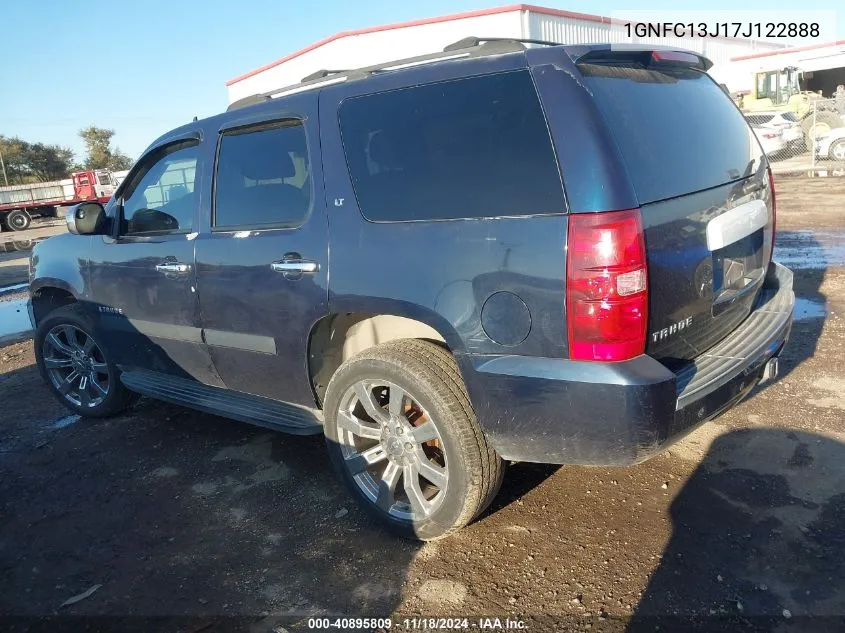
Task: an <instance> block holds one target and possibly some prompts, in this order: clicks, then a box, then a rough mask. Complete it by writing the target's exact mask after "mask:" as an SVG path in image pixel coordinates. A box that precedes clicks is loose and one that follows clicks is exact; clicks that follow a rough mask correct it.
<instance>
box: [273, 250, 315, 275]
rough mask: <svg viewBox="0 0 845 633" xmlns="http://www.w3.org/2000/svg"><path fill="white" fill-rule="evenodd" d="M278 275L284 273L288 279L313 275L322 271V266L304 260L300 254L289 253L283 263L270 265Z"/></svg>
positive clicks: (309, 260)
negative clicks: (289, 277)
mask: <svg viewBox="0 0 845 633" xmlns="http://www.w3.org/2000/svg"><path fill="white" fill-rule="evenodd" d="M270 268H272V269H273V270H274V271H275V272H277V273H282V274H284V275H285V276H286V277H288V276H299V275H303V274H305V275H313V274H314V273H316V272H319V270H320V264H318V263H317V262H315V261H313V260H311V259H303V258H302V257H300V256H299V254H298V253H289V254H287V255H285V256H284V257H283V258H282V260H281V261H278V262H273V263H272V264H270Z"/></svg>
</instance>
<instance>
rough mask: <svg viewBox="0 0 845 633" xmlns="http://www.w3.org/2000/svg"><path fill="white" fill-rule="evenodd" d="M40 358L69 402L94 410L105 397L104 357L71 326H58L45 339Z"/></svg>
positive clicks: (107, 381) (107, 383) (91, 340)
mask: <svg viewBox="0 0 845 633" xmlns="http://www.w3.org/2000/svg"><path fill="white" fill-rule="evenodd" d="M42 356H43V361H44V368H45V369H46V371H47V376H48V377H49V378H50V382H51V383H52V384H53V386H54V387H55V388H56V390H57V391H58V392H59V393H60V394H61V395H62V396H63V397H64V398H65V400H67V401H68V402H70V403H72V404H75V405H76V406H78V407H86V408H93V407H96V406H97V405H99V404H101V403H102V402H103V400H105V398H106V396H108V394H109V387H110V378H109V370H108V365H107V363H106V357H105V355H104V354H103V351H102V350H101V349H100V347H99V346H98V345H97V343H96V341H94V338H93V337H92V336H91V335H89V334H87V333H86V332H83V331H82V330H80V329H79V328H77V327H74V326H73V325H68V324H63V325H57V326H56V327H54V328H53V329H51V330H50V332H49V333H48V334H47V336H46V337H45V339H44V344H43V347H42Z"/></svg>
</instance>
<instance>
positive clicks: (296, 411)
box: [120, 370, 323, 435]
mask: <svg viewBox="0 0 845 633" xmlns="http://www.w3.org/2000/svg"><path fill="white" fill-rule="evenodd" d="M120 381H121V382H122V383H123V384H124V385H126V387H127V388H128V389H131V390H132V391H136V392H138V393H140V394H141V395H144V396H149V397H150V398H155V399H157V400H165V401H167V402H172V403H173V404H180V405H182V406H185V407H190V408H192V409H197V410H198V411H204V412H206V413H212V414H214V415H219V416H222V417H225V418H231V419H233V420H240V421H241V422H248V423H249V424H256V425H258V426H263V427H266V428H268V429H273V430H274V431H281V432H283V433H291V434H293V435H315V434H317V433H322V432H323V421H322V417H323V416H322V412H321V411H319V410H317V409H309V408H307V407H300V406H297V405H295V404H288V403H286V402H279V401H277V400H270V399H269V398H261V397H259V396H253V395H250V394H246V393H240V392H236V391H229V390H227V389H220V388H218V387H209V386H208V385H204V384H202V383H199V382H196V381H195V380H189V379H186V378H177V377H176V376H170V375H163V374H159V373H156V372H151V371H142V370H130V371H124V372H123V373H122V374H121V376H120Z"/></svg>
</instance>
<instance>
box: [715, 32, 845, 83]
mask: <svg viewBox="0 0 845 633" xmlns="http://www.w3.org/2000/svg"><path fill="white" fill-rule="evenodd" d="M789 67H792V68H797V69H798V70H800V71H801V72H802V81H801V83H802V87H803V88H804V89H806V90H812V91H814V92H819V91H821V93H822V94H823V95H824V96H825V97H830V96H831V95H832V93H833V92H834V90H836V86H837V85H839V84H845V40H838V41H836V42H828V43H824V44H810V45H807V46H795V47H791V48H784V49H781V50H773V51H760V52H757V53H751V54H748V55H740V56H737V57H734V58H732V59H731V62H730V64H729V67H728V73H727V76H726V79H725V83H726V84H727V85H728V87H729V88H730V89H731V90H737V91H746V90H751V87H752V82H753V81H754V76H755V74H756V73H760V72H767V71H773V70H780V69H783V68H789Z"/></svg>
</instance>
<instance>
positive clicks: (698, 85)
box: [579, 64, 762, 204]
mask: <svg viewBox="0 0 845 633" xmlns="http://www.w3.org/2000/svg"><path fill="white" fill-rule="evenodd" d="M579 68H580V70H581V72H582V73H583V75H584V81H585V83H586V84H587V87H588V88H589V90H590V91H591V92H592V93H593V96H594V98H595V100H596V102H597V103H598V106H599V109H600V110H601V111H602V113H603V114H604V117H605V119H606V121H607V123H608V125H609V126H610V128H611V130H612V132H613V135H614V137H615V138H616V142H617V143H618V145H619V149H620V151H621V152H622V156H623V158H624V160H625V164H626V166H627V168H628V173H629V174H630V177H631V180H632V183H633V185H634V188H635V189H636V192H637V197H638V198H639V201H640V203H641V204H646V203H648V202H654V201H657V200H663V199H666V198H672V197H675V196H679V195H683V194H687V193H692V192H694V191H700V190H702V189H708V188H710V187H715V186H717V185H721V184H724V183H726V182H730V181H733V180H738V179H740V178H743V177H745V176H750V175H751V174H752V173H754V172H755V171H756V170H757V168H758V167H759V165H760V161H761V160H762V152H761V150H760V146H759V144H758V143H757V140H756V139H755V138H754V136H753V134H752V132H751V129H750V128H749V127H748V124H747V123H746V121H745V119H744V118H743V116H742V114H740V112H739V110H737V108H736V106H734V104H733V103H732V102H731V100H730V99H729V98H728V97H727V95H725V93H724V92H723V91H722V89H721V88H719V86H718V84H716V83H715V82H714V81H713V80H712V79H711V78H710V77H709V76H708V75H706V74H704V73H702V72H700V71H697V70H691V69H684V68H674V69H672V68H666V69H660V70H657V69H650V68H649V69H646V68H642V67H622V66H609V65H600V64H582V65H579Z"/></svg>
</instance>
